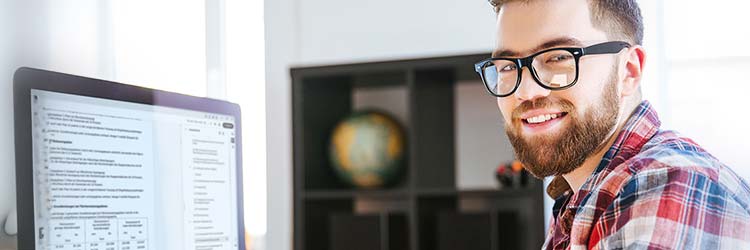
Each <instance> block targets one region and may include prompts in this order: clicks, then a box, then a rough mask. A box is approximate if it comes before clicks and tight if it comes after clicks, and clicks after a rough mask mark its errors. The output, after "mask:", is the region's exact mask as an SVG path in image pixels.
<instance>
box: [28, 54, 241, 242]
mask: <svg viewBox="0 0 750 250" xmlns="http://www.w3.org/2000/svg"><path fill="white" fill-rule="evenodd" d="M14 105H15V137H16V185H17V202H18V226H19V228H18V247H19V249H71V250H72V249H75V250H79V249H80V250H95V249H101V250H125V249H131V250H144V249H150V250H157V249H158V250H162V249H180V250H182V249H195V250H225V249H233V250H237V249H244V231H243V228H244V225H243V214H242V171H241V170H242V167H241V166H242V164H241V162H242V160H241V158H242V157H241V154H240V152H241V133H240V131H241V130H240V109H239V106H238V105H236V104H233V103H229V102H225V101H220V100H214V99H208V98H199V97H193V96H187V95H181V94H176V93H170V92H165V91H159V90H153V89H147V88H141V87H135V86H130V85H124V84H119V83H114V82H108V81H103V80H97V79H91V78H84V77H78V76H72V75H66V74H61V73H56V72H50V71H44V70H38V69H30V68H21V69H19V70H18V71H17V72H16V74H15V79H14Z"/></svg>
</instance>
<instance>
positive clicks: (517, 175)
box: [495, 161, 529, 188]
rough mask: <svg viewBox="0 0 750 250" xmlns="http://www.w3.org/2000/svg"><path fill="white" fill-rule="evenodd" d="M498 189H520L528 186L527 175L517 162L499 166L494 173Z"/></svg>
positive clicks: (521, 165)
mask: <svg viewBox="0 0 750 250" xmlns="http://www.w3.org/2000/svg"><path fill="white" fill-rule="evenodd" d="M495 177H496V179H497V181H498V183H499V184H500V188H522V187H526V186H527V185H528V184H529V173H528V172H527V171H526V170H525V169H524V168H523V164H521V162H519V161H513V162H511V163H510V164H506V163H503V164H500V165H499V166H498V167H497V170H496V171H495Z"/></svg>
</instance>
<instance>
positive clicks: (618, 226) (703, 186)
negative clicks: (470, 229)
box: [542, 101, 750, 249]
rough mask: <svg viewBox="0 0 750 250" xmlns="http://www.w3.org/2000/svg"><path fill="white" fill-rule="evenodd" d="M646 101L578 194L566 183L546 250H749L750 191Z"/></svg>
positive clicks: (558, 188)
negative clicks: (666, 126) (667, 125)
mask: <svg viewBox="0 0 750 250" xmlns="http://www.w3.org/2000/svg"><path fill="white" fill-rule="evenodd" d="M659 125H660V122H659V118H658V117H657V115H656V112H655V111H654V110H653V108H652V107H651V105H650V104H649V103H648V102H647V101H644V102H643V103H641V104H640V106H639V107H638V108H637V109H636V110H635V111H634V112H633V114H632V115H631V117H630V119H629V120H628V121H627V123H626V124H625V126H624V128H623V130H622V131H621V132H620V134H619V135H618V137H617V138H616V140H615V142H614V143H613V145H612V147H611V148H610V149H609V150H608V151H607V153H606V154H605V155H604V157H603V159H602V161H601V163H600V164H599V166H598V167H597V169H596V170H595V171H594V172H593V173H592V175H591V176H590V177H589V178H588V179H587V180H586V182H585V183H584V184H583V186H581V189H580V190H579V191H578V192H576V193H575V194H573V193H572V192H571V191H570V187H569V186H567V183H566V182H565V180H564V179H562V178H561V177H556V178H555V179H554V180H553V181H552V183H551V184H550V186H549V188H548V190H547V192H548V194H550V195H551V196H552V197H558V198H557V199H556V201H555V205H554V207H553V219H552V221H551V225H550V229H549V232H548V234H547V240H546V242H545V243H544V246H543V247H542V248H543V249H585V248H588V249H750V187H749V186H748V184H747V182H745V181H744V180H742V178H740V177H738V176H737V174H735V173H734V172H733V171H732V170H730V169H729V168H728V167H727V166H725V165H724V164H722V163H721V162H719V160H717V159H716V158H714V157H713V156H712V155H711V154H709V153H708V152H706V151H705V150H704V149H703V148H701V147H700V146H698V145H697V144H696V143H695V142H693V141H692V140H690V139H688V138H685V137H681V136H680V135H678V134H677V133H675V132H671V131H661V130H659Z"/></svg>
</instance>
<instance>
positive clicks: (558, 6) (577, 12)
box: [493, 0, 607, 57]
mask: <svg viewBox="0 0 750 250" xmlns="http://www.w3.org/2000/svg"><path fill="white" fill-rule="evenodd" d="M590 17H591V15H590V11H589V4H588V1H587V0H555V1H528V2H525V1H524V2H510V3H508V4H507V5H504V6H503V8H502V9H501V10H500V13H498V17H497V46H496V48H497V49H496V51H495V53H493V56H495V55H500V54H502V55H505V56H514V57H515V56H519V55H528V54H531V53H533V52H536V51H538V50H540V49H545V48H550V47H555V46H580V45H582V44H583V42H582V41H599V40H604V39H606V37H607V36H606V33H604V32H603V31H601V30H598V29H596V28H595V27H594V25H593V24H592V23H591V18H590Z"/></svg>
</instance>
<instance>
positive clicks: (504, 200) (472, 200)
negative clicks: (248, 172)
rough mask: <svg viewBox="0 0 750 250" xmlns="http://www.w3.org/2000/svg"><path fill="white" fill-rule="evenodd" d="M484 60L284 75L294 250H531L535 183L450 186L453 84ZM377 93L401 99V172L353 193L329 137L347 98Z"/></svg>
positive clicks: (539, 202)
mask: <svg viewBox="0 0 750 250" xmlns="http://www.w3.org/2000/svg"><path fill="white" fill-rule="evenodd" d="M488 56H489V55H486V54H473V55H463V56H449V57H436V58H426V59H413V60H399V61H384V62H372V63H358V64H347V65H332V66H318V67H304V68H293V69H291V75H292V102H293V103H292V109H293V151H294V159H293V162H294V164H293V165H294V169H293V170H294V171H293V172H294V189H293V193H294V194H293V202H294V232H293V234H294V237H293V239H294V249H295V250H329V249H330V250H338V249H348V248H352V247H354V246H358V247H357V248H356V249H379V250H399V249H412V250H433V249H435V250H438V249H488V250H489V249H491V250H497V249H538V248H539V247H540V246H541V244H542V243H543V240H544V223H545V222H544V216H543V207H544V206H543V187H542V183H541V182H540V181H538V180H532V181H531V182H530V184H529V185H527V186H526V187H524V188H520V189H502V190H472V191H462V190H458V189H457V188H456V185H455V175H456V170H455V158H456V155H455V154H456V153H455V152H456V150H455V147H456V145H455V141H454V140H455V139H454V136H455V134H454V119H455V116H454V105H455V103H454V98H453V97H454V86H455V84H457V82H465V81H466V80H478V79H477V76H476V75H475V73H474V71H473V64H474V63H475V62H477V61H479V60H481V59H484V58H486V57H488ZM383 87H397V88H404V89H406V91H407V92H408V100H407V106H408V107H405V109H406V110H407V113H408V121H407V122H406V124H408V125H407V126H406V128H405V129H406V133H407V143H408V148H407V157H406V164H405V165H406V166H405V167H406V171H405V172H406V173H405V174H404V176H402V179H401V181H400V182H398V183H397V184H395V185H393V186H391V187H387V188H383V189H377V190H357V189H352V188H350V187H348V186H347V185H344V184H343V183H342V182H341V181H340V180H339V179H338V178H337V177H336V175H335V174H334V172H333V170H332V168H331V166H330V164H329V162H328V157H327V156H328V152H327V149H328V142H329V141H328V140H329V137H330V133H331V131H332V129H333V127H334V126H335V125H336V123H337V122H338V121H340V120H341V119H342V118H343V117H346V116H347V115H349V114H350V113H351V112H352V111H353V103H352V102H353V101H352V93H353V91H357V90H359V89H368V88H383ZM488 174H491V173H488ZM466 229H473V230H466ZM353 244H354V245H353ZM357 244H359V245H357ZM458 246H462V247H460V248H456V247H458Z"/></svg>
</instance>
